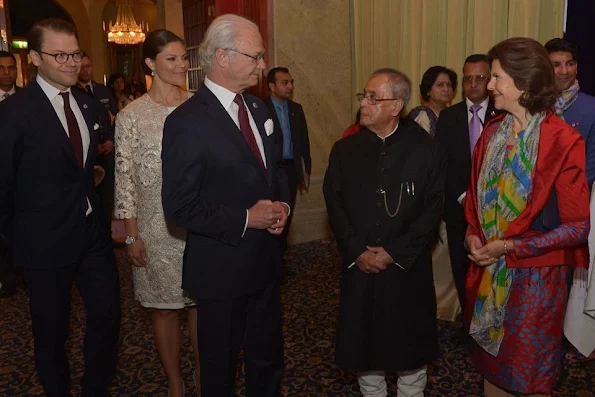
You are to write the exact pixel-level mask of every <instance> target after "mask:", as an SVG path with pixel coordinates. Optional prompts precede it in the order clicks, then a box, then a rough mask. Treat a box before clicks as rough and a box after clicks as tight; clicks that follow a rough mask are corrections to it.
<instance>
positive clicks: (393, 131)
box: [375, 121, 400, 140]
mask: <svg viewBox="0 0 595 397" xmlns="http://www.w3.org/2000/svg"><path fill="white" fill-rule="evenodd" d="M399 124H400V122H399V121H397V125H395V129H394V130H392V132H391V133H390V134H388V135H387V136H385V137H381V136H380V135H376V134H375V135H376V136H377V137H378V138H380V139H382V140H385V139H387V138H388V137H389V136H391V135H392V134H394V133H395V132H397V128H399Z"/></svg>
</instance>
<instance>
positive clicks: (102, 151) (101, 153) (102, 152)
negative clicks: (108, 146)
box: [97, 144, 105, 156]
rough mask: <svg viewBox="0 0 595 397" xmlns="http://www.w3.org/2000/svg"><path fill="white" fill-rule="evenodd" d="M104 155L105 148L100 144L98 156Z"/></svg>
mask: <svg viewBox="0 0 595 397" xmlns="http://www.w3.org/2000/svg"><path fill="white" fill-rule="evenodd" d="M104 154H105V146H103V144H98V145H97V155H98V156H102V155H104Z"/></svg>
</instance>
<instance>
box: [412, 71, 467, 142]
mask: <svg viewBox="0 0 595 397" xmlns="http://www.w3.org/2000/svg"><path fill="white" fill-rule="evenodd" d="M456 86H457V74H456V73H455V72H454V71H453V70H451V69H448V68H446V67H444V66H432V67H430V68H429V69H428V70H426V72H425V73H424V75H423V77H422V78H421V84H420V85H419V91H420V94H421V97H422V99H423V101H424V104H423V105H420V106H418V107H416V108H413V109H411V112H409V118H410V119H412V120H414V121H415V122H416V123H417V124H419V125H420V126H421V127H422V128H423V129H424V130H426V132H427V133H429V134H430V135H432V136H435V135H436V123H437V122H438V116H439V115H440V112H441V111H442V110H443V109H446V107H447V106H449V105H450V102H451V101H452V98H453V96H454V89H455V88H456Z"/></svg>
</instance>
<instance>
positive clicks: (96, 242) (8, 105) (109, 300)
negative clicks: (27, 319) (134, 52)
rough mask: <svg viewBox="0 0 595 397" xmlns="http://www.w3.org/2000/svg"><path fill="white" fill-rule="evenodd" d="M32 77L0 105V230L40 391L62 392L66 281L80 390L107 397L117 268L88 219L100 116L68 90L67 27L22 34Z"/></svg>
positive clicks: (71, 35) (74, 51)
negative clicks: (26, 307) (78, 334)
mask: <svg viewBox="0 0 595 397" xmlns="http://www.w3.org/2000/svg"><path fill="white" fill-rule="evenodd" d="M28 42H29V48H30V52H29V54H30V56H31V59H32V62H33V63H34V64H35V66H37V69H38V75H37V77H36V79H35V81H33V82H31V84H29V85H28V86H27V87H26V88H24V89H23V90H21V91H20V92H17V93H16V94H15V95H12V96H11V97H10V98H8V99H7V100H6V101H4V102H3V103H2V104H0V120H2V128H1V129H0V140H1V141H2V145H0V233H2V234H5V235H7V236H8V237H9V240H10V241H12V244H13V248H14V260H15V263H16V265H17V266H19V267H23V268H24V271H23V275H24V278H25V281H26V282H27V284H28V286H29V298H30V309H31V320H32V325H33V338H34V342H35V367H36V369H37V372H38V374H39V377H40V380H41V384H42V385H43V388H44V391H45V394H46V395H47V396H50V397H53V396H56V397H63V396H71V394H70V370H69V364H68V358H67V354H66V350H65V347H64V344H65V342H66V339H67V337H68V327H69V317H70V303H71V289H72V288H71V287H72V284H73V283H75V284H76V286H77V288H78V291H79V293H80V295H81V296H82V298H83V302H84V304H85V308H86V310H87V324H86V335H85V346H84V359H85V373H84V375H83V379H82V395H83V396H85V397H86V396H108V395H109V392H108V386H109V384H110V382H111V379H112V377H113V376H114V373H115V367H116V356H117V342H118V336H119V326H120V300H119V285H118V273H117V270H116V266H115V262H114V258H113V253H112V251H111V250H110V248H109V246H108V244H107V240H106V238H105V233H103V232H102V230H101V226H100V225H99V222H98V220H97V215H96V213H97V208H98V201H97V196H96V194H95V186H94V180H93V164H94V162H95V154H96V149H97V142H98V138H99V134H100V132H101V131H102V129H104V128H107V126H108V120H106V119H105V117H104V115H105V112H104V111H103V109H101V106H100V105H99V104H98V103H97V102H95V101H93V100H92V99H91V98H89V97H87V96H86V95H85V94H83V93H81V92H78V91H76V90H71V87H72V86H74V85H75V84H76V81H77V77H78V72H79V68H80V63H81V51H80V48H79V45H78V39H77V35H76V29H75V27H74V26H73V25H72V24H71V23H70V22H67V21H64V20H61V19H55V18H50V19H46V20H42V21H40V22H37V23H35V24H34V25H33V27H32V28H31V30H30V32H29V40H28Z"/></svg>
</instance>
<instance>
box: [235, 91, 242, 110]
mask: <svg viewBox="0 0 595 397" xmlns="http://www.w3.org/2000/svg"><path fill="white" fill-rule="evenodd" d="M233 101H234V102H235V103H236V104H237V105H238V106H239V107H240V108H243V107H244V98H243V97H242V95H241V94H237V95H236V97H235V98H234V99H233Z"/></svg>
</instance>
